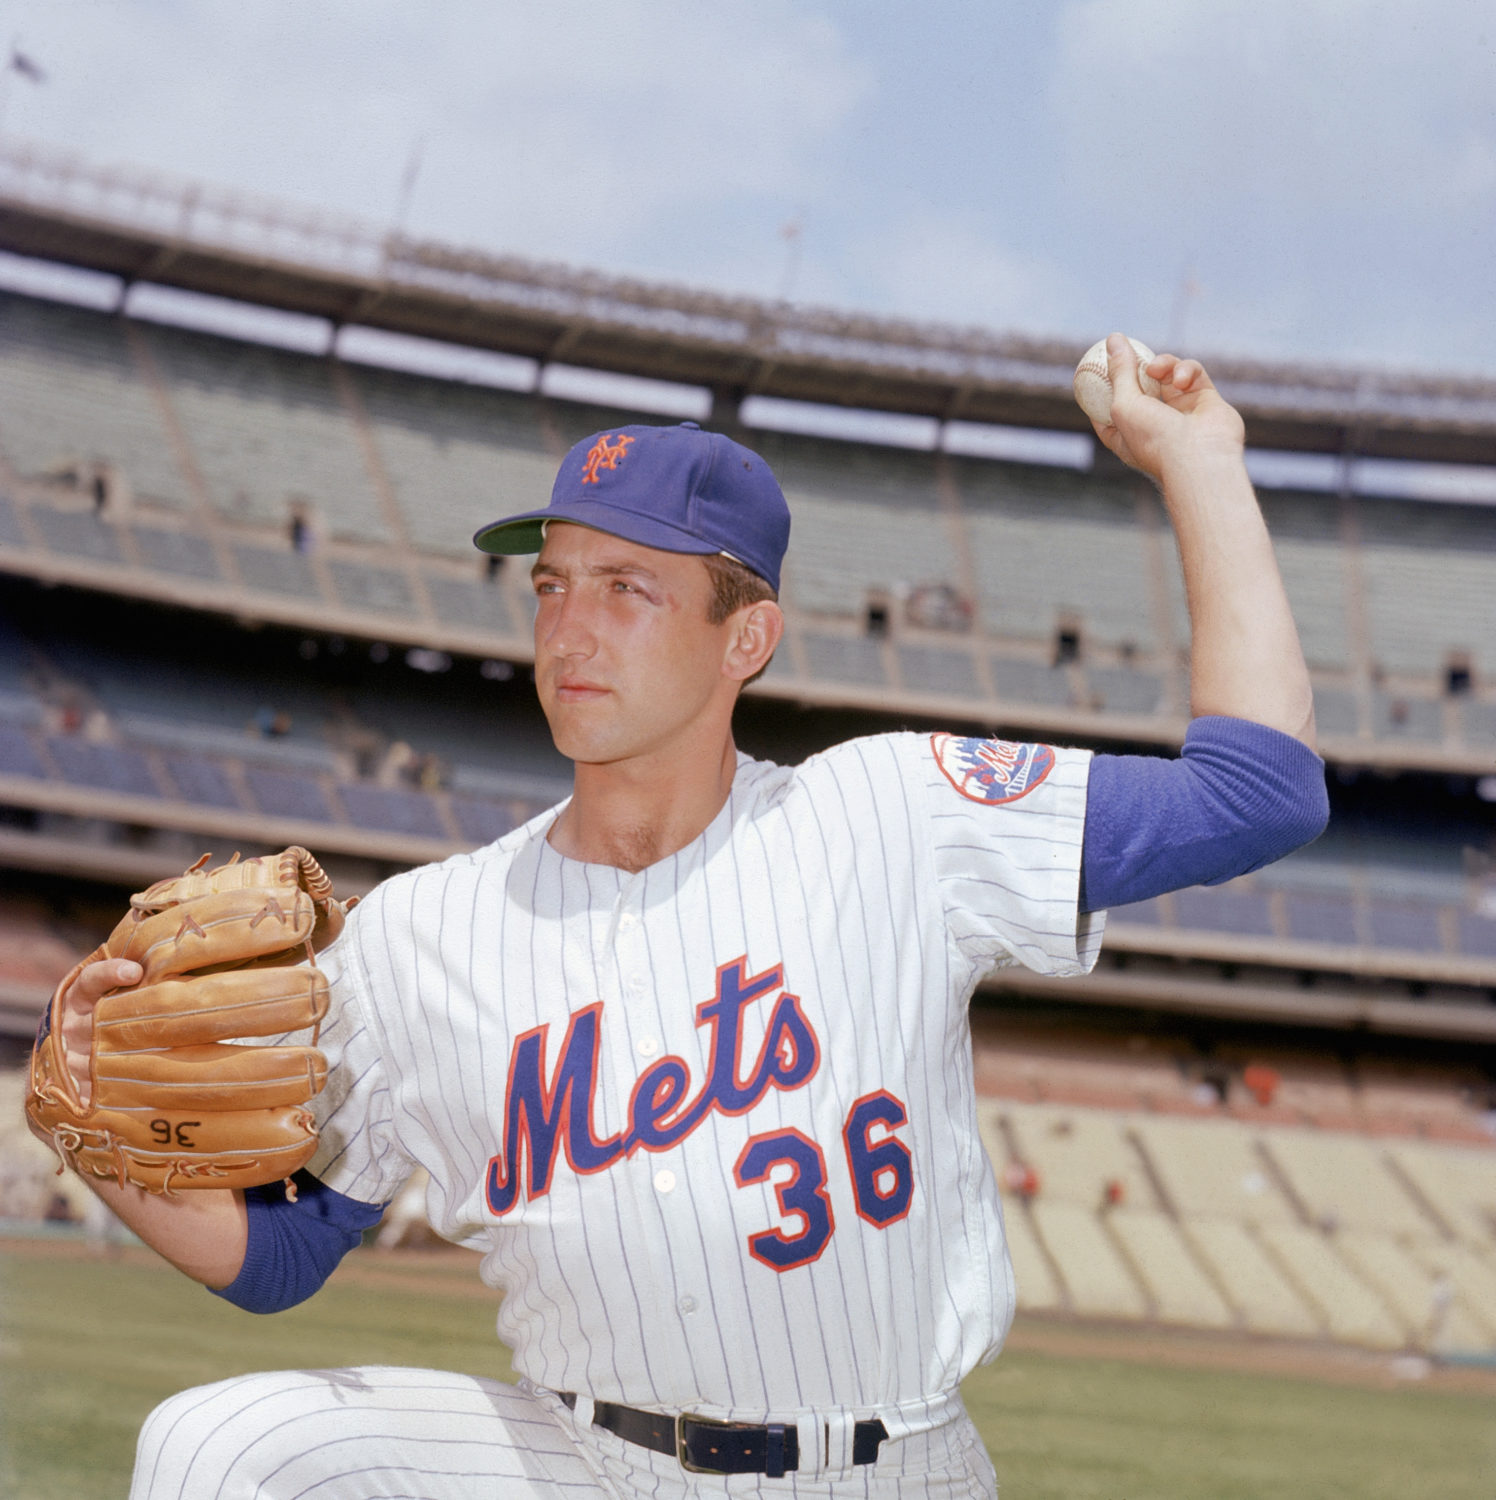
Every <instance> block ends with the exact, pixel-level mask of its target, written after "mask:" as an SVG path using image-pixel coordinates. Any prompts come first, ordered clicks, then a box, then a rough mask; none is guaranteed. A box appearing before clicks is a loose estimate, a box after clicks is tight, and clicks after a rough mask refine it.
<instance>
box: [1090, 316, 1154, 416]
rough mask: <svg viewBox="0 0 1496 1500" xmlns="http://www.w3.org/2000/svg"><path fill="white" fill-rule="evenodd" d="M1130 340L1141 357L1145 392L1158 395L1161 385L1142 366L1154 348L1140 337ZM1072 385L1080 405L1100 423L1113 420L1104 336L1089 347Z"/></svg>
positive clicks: (1139, 366)
mask: <svg viewBox="0 0 1496 1500" xmlns="http://www.w3.org/2000/svg"><path fill="white" fill-rule="evenodd" d="M1127 342H1128V343H1129V344H1131V345H1132V348H1133V353H1135V354H1136V355H1137V357H1138V384H1139V385H1140V386H1141V387H1142V388H1143V391H1144V393H1145V394H1147V395H1149V396H1156V395H1158V394H1159V392H1160V391H1161V390H1162V387H1161V386H1160V385H1159V383H1158V382H1157V381H1156V380H1155V379H1154V378H1153V377H1152V376H1151V375H1149V374H1147V373H1146V372H1145V371H1144V369H1143V366H1144V365H1146V364H1147V363H1148V361H1149V360H1150V359H1152V358H1153V350H1151V349H1150V348H1149V347H1148V346H1147V344H1143V343H1139V342H1138V340H1137V339H1133V338H1130V339H1128V341H1127ZM1071 389H1072V390H1074V392H1075V399H1076V401H1077V402H1079V404H1080V409H1081V410H1082V411H1083V412H1085V414H1086V415H1087V416H1088V417H1089V418H1090V419H1091V420H1092V421H1093V422H1095V423H1096V425H1097V426H1098V427H1105V426H1106V425H1107V423H1109V422H1110V421H1111V419H1112V381H1111V376H1110V375H1108V374H1107V367H1106V340H1105V339H1098V340H1097V342H1096V343H1094V344H1092V345H1091V347H1090V348H1089V349H1087V350H1086V352H1085V354H1084V355H1083V356H1082V358H1081V362H1080V363H1079V364H1078V365H1076V367H1075V379H1074V380H1073V381H1071Z"/></svg>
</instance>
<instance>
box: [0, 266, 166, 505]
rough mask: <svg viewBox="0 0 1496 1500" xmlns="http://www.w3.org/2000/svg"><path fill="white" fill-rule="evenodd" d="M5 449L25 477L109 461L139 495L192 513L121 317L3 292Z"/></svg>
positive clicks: (0, 397) (0, 425) (1, 418)
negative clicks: (189, 510)
mask: <svg viewBox="0 0 1496 1500" xmlns="http://www.w3.org/2000/svg"><path fill="white" fill-rule="evenodd" d="M0 444H3V447H4V451H5V455H6V457H7V458H8V459H9V460H10V462H11V464H12V465H13V466H14V467H15V469H16V470H17V472H19V473H21V474H23V475H26V476H27V477H31V478H36V477H45V476H49V475H55V474H58V473H60V472H62V471H64V470H66V469H68V468H70V467H75V466H78V465H89V464H95V463H100V462H103V463H108V464H111V465H113V466H114V467H115V468H116V469H117V470H118V471H119V472H120V473H122V474H123V476H124V478H125V480H126V482H127V483H128V486H129V488H130V490H131V491H133V493H134V494H135V495H136V496H139V497H141V498H145V499H149V500H151V501H153V502H155V503H156V504H159V505H166V506H174V507H178V508H182V509H186V508H189V507H190V505H191V496H190V493H189V491H188V488H187V484H186V480H185V478H184V476H183V475H182V473H181V472H180V470H179V467H178V465H177V463H176V462H175V460H174V458H173V448H172V444H171V441H170V436H169V433H168V430H167V427H166V425H165V420H164V417H163V413H162V410H161V407H160V405H159V403H158V402H157V401H156V400H155V398H154V396H153V393H152V391H151V389H150V385H149V383H148V381H147V380H146V378H145V376H144V375H143V373H142V371H141V370H140V368H139V365H138V363H137V361H136V359H135V357H134V354H133V352H132V350H131V348H130V344H129V341H128V338H127V331H126V325H125V323H124V322H123V321H122V320H121V319H119V318H116V317H109V316H107V315H105V314H102V313H96V312H88V311H85V310H84V309H82V308H73V307H67V306H64V305H62V304H59V303H54V302H42V301H39V300H36V299H33V298H30V297H19V296H15V295H13V294H11V293H8V292H0Z"/></svg>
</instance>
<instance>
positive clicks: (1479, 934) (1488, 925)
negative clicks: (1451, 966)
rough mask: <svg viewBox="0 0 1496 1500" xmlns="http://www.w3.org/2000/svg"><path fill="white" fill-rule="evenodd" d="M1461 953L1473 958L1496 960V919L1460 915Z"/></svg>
mask: <svg viewBox="0 0 1496 1500" xmlns="http://www.w3.org/2000/svg"><path fill="white" fill-rule="evenodd" d="M1459 925H1460V951H1461V952H1463V953H1467V954H1469V955H1470V956H1471V957H1472V958H1496V917H1487V916H1483V915H1482V914H1481V913H1479V912H1473V911H1462V912H1461V913H1460V924H1459Z"/></svg>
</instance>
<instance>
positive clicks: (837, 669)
mask: <svg viewBox="0 0 1496 1500" xmlns="http://www.w3.org/2000/svg"><path fill="white" fill-rule="evenodd" d="M802 639H803V640H804V643H805V657H806V660H807V662H808V663H809V665H810V673H811V676H812V677H820V678H822V679H824V680H826V681H830V682H855V683H863V684H867V685H868V686H873V687H881V686H882V685H883V683H884V682H885V681H886V680H887V679H886V678H885V677H884V675H883V657H882V654H881V652H880V651H879V649H878V643H877V642H876V641H873V640H869V639H868V638H867V637H866V636H860V635H859V636H841V635H818V634H816V633H815V632H813V631H806V632H805V634H804V636H803V637H802Z"/></svg>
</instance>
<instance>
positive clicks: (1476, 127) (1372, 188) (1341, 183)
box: [1051, 0, 1496, 219]
mask: <svg viewBox="0 0 1496 1500" xmlns="http://www.w3.org/2000/svg"><path fill="white" fill-rule="evenodd" d="M1493 99H1496V14H1493V12H1492V10H1491V8H1490V6H1489V4H1487V3H1485V0H1419V3H1418V4H1417V5H1409V4H1406V3H1405V0H1211V3H1209V4H1201V3H1199V0H1084V3H1080V4H1076V5H1073V6H1071V7H1069V8H1068V9H1067V10H1066V11H1065V12H1064V13H1063V17H1062V21H1061V25H1060V30H1059V51H1058V55H1057V58H1056V71H1055V75H1054V81H1053V90H1052V95H1051V105H1052V108H1053V110H1054V114H1055V118H1056V120H1057V121H1058V122H1059V124H1060V127H1061V129H1062V130H1063V131H1064V137H1063V150H1064V158H1065V168H1066V170H1067V172H1072V173H1074V174H1076V175H1077V177H1078V178H1079V179H1080V180H1081V181H1082V182H1083V183H1084V184H1085V187H1086V190H1087V191H1088V192H1089V193H1092V194H1094V195H1096V196H1097V197H1098V198H1100V199H1103V200H1104V201H1105V202H1106V203H1107V204H1108V206H1109V207H1110V208H1111V209H1112V210H1113V211H1114V212H1116V213H1117V214H1118V216H1119V217H1121V218H1123V219H1127V218H1131V217H1135V215H1136V210H1137V208H1138V206H1140V205H1149V204H1156V202H1157V201H1158V200H1159V199H1160V198H1164V197H1167V196H1173V197H1175V198H1178V199H1184V198H1187V197H1188V198H1190V199H1193V200H1194V201H1196V202H1200V201H1201V200H1204V201H1207V202H1212V203H1214V202H1216V201H1219V200H1223V199H1225V200H1230V201H1231V202H1233V203H1235V204H1236V205H1239V206H1240V207H1242V208H1245V207H1247V206H1250V205H1256V206H1258V208H1259V209H1261V208H1262V207H1264V206H1268V205H1276V206H1280V207H1284V208H1288V209H1291V210H1296V211H1298V212H1300V213H1302V214H1304V215H1305V216H1306V217H1321V216H1323V215H1324V214H1325V213H1327V212H1335V211H1345V210H1352V211H1355V212H1357V213H1362V214H1365V215H1367V216H1370V217H1392V216H1394V215H1401V214H1404V213H1407V212H1412V211H1419V210H1421V211H1444V212H1450V211H1455V212H1459V211H1471V210H1475V209H1482V210H1488V209H1489V208H1490V207H1491V205H1492V199H1493V191H1496V169H1493V158H1496V111H1493V109H1492V100H1493Z"/></svg>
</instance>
